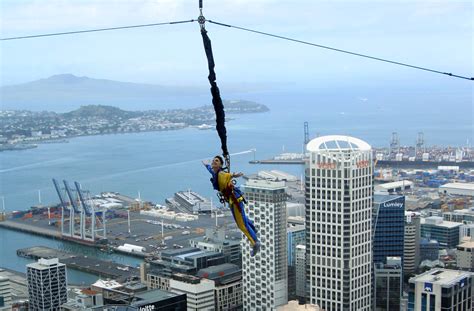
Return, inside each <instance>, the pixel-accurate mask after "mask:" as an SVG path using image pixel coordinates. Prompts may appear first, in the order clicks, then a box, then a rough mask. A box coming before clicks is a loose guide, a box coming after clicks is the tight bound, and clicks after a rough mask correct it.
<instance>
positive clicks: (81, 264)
mask: <svg viewBox="0 0 474 311" xmlns="http://www.w3.org/2000/svg"><path fill="white" fill-rule="evenodd" d="M17 255H18V256H20V257H24V258H31V259H35V260H37V259H39V258H46V259H49V258H58V259H59V262H60V263H63V264H65V265H66V267H67V268H68V269H73V270H79V271H83V272H87V273H90V274H94V275H97V276H99V277H103V278H111V279H127V278H130V277H132V276H138V275H139V270H138V269H137V268H134V267H130V266H126V265H122V264H118V263H115V262H112V261H106V260H101V259H96V258H91V257H88V256H84V255H76V254H72V253H69V252H66V251H62V250H59V249H54V248H50V247H45V246H34V247H28V248H22V249H18V250H17Z"/></svg>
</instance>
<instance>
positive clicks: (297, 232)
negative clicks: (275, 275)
mask: <svg viewBox="0 0 474 311" xmlns="http://www.w3.org/2000/svg"><path fill="white" fill-rule="evenodd" d="M305 242H306V230H305V226H304V225H296V226H289V227H288V229H287V245H288V250H287V253H288V266H294V265H295V260H296V258H295V254H296V246H297V245H304V244H305Z"/></svg>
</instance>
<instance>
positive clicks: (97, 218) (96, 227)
mask: <svg viewBox="0 0 474 311" xmlns="http://www.w3.org/2000/svg"><path fill="white" fill-rule="evenodd" d="M74 185H75V187H76V191H77V195H78V196H79V201H80V203H81V205H82V210H83V213H84V226H83V227H82V230H83V237H84V239H85V240H91V241H95V240H96V239H97V238H99V239H106V238H107V230H106V218H105V209H102V210H101V211H96V210H95V208H94V206H93V205H89V203H87V201H86V200H85V196H84V191H83V190H82V187H81V184H80V183H78V182H77V181H75V182H74ZM87 193H88V194H89V192H88V191H87ZM89 202H90V195H89ZM87 217H89V218H87ZM88 219H90V230H89V231H88V230H87V228H86V226H87V222H88V221H87V220H88ZM88 232H90V235H89V236H88V235H87V233H88Z"/></svg>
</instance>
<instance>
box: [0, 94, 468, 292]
mask: <svg viewBox="0 0 474 311" xmlns="http://www.w3.org/2000/svg"><path fill="white" fill-rule="evenodd" d="M231 95H232V96H233V98H236V99H238V98H242V99H247V100H254V101H257V102H259V103H262V104H265V105H267V106H268V107H269V108H270V111H269V112H266V113H260V114H240V115H229V117H231V118H232V120H231V121H229V122H228V123H227V130H228V146H229V149H230V152H231V153H240V152H242V151H247V150H250V149H253V148H256V150H257V151H256V153H255V156H256V157H257V158H258V159H266V158H270V157H273V156H274V155H275V154H278V153H281V152H282V151H288V152H301V150H302V148H303V123H304V122H305V121H308V122H309V127H310V136H311V137H315V136H316V134H319V135H326V134H343V135H351V136H355V137H358V138H361V139H363V140H366V141H367V142H369V143H370V144H371V145H373V146H378V147H380V146H388V143H389V140H390V136H391V133H392V132H394V131H396V132H398V134H399V136H400V139H401V143H402V144H404V145H413V144H414V142H415V139H416V135H417V133H418V132H419V131H423V132H424V134H425V139H426V141H427V144H428V145H435V144H436V145H451V146H461V145H465V144H466V141H467V140H470V141H472V140H473V131H474V126H473V115H472V98H471V96H472V95H471V94H470V92H469V90H464V91H462V92H445V91H441V90H439V91H432V92H409V91H406V92H402V91H398V92H394V93H393V94H390V95H387V94H386V93H384V92H378V91H376V90H373V89H372V90H371V91H370V92H369V91H364V92H361V91H360V90H352V91H351V92H349V91H347V92H341V93H339V92H337V91H332V92H321V93H318V94H315V93H312V92H309V91H307V92H304V91H303V92H298V93H290V94H289V93H287V92H283V91H281V92H279V91H277V92H271V93H257V92H255V93H246V94H231ZM447 105H449V106H450V107H451V109H447V110H446V111H443V113H440V111H439V110H437V109H432V108H431V109H430V107H445V106H447ZM219 153H220V142H219V140H218V137H217V134H216V133H215V131H213V130H197V129H194V128H187V129H183V130H177V131H166V132H144V133H130V134H119V135H106V136H88V137H78V138H72V139H70V140H69V143H60V144H44V145H39V147H38V148H36V149H29V150H23V151H11V152H2V153H0V195H1V196H3V197H4V199H5V207H6V210H7V211H13V210H25V209H28V208H29V207H30V206H32V205H34V204H37V203H38V190H41V200H42V203H43V204H54V203H57V202H58V198H57V195H56V193H55V191H54V188H53V185H52V182H51V178H57V179H61V180H62V179H67V180H70V181H78V182H80V183H81V184H82V186H83V188H84V189H88V190H90V191H91V192H92V193H100V192H103V191H116V192H120V193H122V194H125V195H129V196H131V197H137V196H138V192H140V194H141V197H142V199H144V200H149V201H153V202H155V203H164V200H165V199H166V198H168V197H171V196H172V195H173V194H174V192H176V191H180V190H187V189H192V190H195V191H197V192H199V193H201V194H203V195H205V196H207V197H214V198H215V193H214V192H213V190H212V188H211V187H210V183H209V176H208V173H207V172H206V170H204V169H203V167H202V165H201V164H200V161H201V160H202V159H205V158H212V157H213V156H214V155H216V154H219ZM253 156H254V155H253V153H252V152H250V153H245V154H241V155H236V156H233V157H232V170H234V171H242V172H244V173H246V174H252V173H256V172H257V171H258V170H260V169H280V170H284V171H287V172H289V173H292V174H295V175H297V176H300V175H301V174H303V169H302V167H301V166H281V165H280V166H279V165H275V166H255V165H251V164H249V163H248V161H249V160H252V159H253ZM34 245H45V246H50V247H58V248H62V247H66V246H67V244H65V243H64V242H59V241H54V240H49V239H46V238H42V237H32V236H30V235H26V234H22V233H18V232H13V231H8V230H4V229H0V246H1V249H0V266H5V267H7V268H10V269H14V270H18V271H23V270H24V265H25V264H26V261H24V260H23V259H19V258H18V257H17V256H16V253H15V252H16V249H18V248H20V247H27V246H34ZM75 251H77V252H87V251H89V250H88V249H87V248H84V247H79V248H78V249H76V250H75ZM92 255H93V256H106V258H110V259H112V260H116V261H120V260H125V262H127V263H130V264H132V265H136V264H137V263H138V262H139V261H137V260H135V259H134V258H127V257H125V256H117V255H115V256H112V257H108V256H109V255H106V254H92ZM90 279H91V278H90V276H87V275H85V276H77V277H75V278H74V281H76V282H79V283H80V282H86V283H87V282H88V281H90Z"/></svg>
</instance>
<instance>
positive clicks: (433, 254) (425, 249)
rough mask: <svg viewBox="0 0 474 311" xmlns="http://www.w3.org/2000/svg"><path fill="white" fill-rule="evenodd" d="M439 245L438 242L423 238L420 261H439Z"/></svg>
mask: <svg viewBox="0 0 474 311" xmlns="http://www.w3.org/2000/svg"><path fill="white" fill-rule="evenodd" d="M438 253H439V243H438V241H436V240H429V239H427V238H421V240H420V261H423V260H431V261H433V260H438V257H439V255H438Z"/></svg>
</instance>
